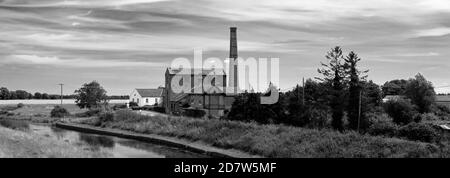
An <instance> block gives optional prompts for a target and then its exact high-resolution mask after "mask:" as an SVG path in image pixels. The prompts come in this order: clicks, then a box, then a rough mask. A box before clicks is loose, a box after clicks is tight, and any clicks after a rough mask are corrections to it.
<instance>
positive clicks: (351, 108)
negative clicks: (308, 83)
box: [344, 51, 368, 130]
mask: <svg viewBox="0 0 450 178" xmlns="http://www.w3.org/2000/svg"><path fill="white" fill-rule="evenodd" d="M344 61H345V65H346V72H347V76H348V77H349V80H348V81H349V83H348V84H349V97H348V105H347V115H348V121H349V127H350V129H353V130H356V129H357V128H359V126H360V121H361V119H363V117H364V116H363V115H364V113H362V109H361V108H360V107H361V104H362V97H361V96H362V83H361V82H362V81H365V80H366V78H367V75H365V74H366V73H367V72H368V71H360V70H358V69H357V65H358V62H359V61H361V58H359V57H358V55H357V54H356V53H354V52H353V51H352V52H350V53H349V54H348V56H347V57H345V58H344Z"/></svg>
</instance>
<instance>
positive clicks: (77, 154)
mask: <svg viewBox="0 0 450 178" xmlns="http://www.w3.org/2000/svg"><path fill="white" fill-rule="evenodd" d="M109 156H110V155H108V154H107V153H105V152H101V151H94V150H89V149H85V148H84V147H82V146H74V145H72V144H70V143H66V142H63V141H58V140H53V139H50V138H47V137H43V136H40V135H37V134H33V133H31V132H22V131H16V130H11V129H8V128H4V127H0V158H97V157H109Z"/></svg>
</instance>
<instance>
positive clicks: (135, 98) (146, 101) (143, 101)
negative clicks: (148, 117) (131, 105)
mask: <svg viewBox="0 0 450 178" xmlns="http://www.w3.org/2000/svg"><path fill="white" fill-rule="evenodd" d="M130 102H135V103H137V104H138V106H147V105H148V106H154V105H155V103H157V105H159V106H161V104H162V103H163V97H141V95H139V93H138V92H137V91H136V90H134V91H133V92H132V93H131V95H130Z"/></svg>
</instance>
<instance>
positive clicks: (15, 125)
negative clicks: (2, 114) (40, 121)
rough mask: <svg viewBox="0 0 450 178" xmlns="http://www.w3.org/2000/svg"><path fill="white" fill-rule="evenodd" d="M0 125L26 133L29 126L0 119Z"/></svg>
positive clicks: (22, 122) (20, 122)
mask: <svg viewBox="0 0 450 178" xmlns="http://www.w3.org/2000/svg"><path fill="white" fill-rule="evenodd" d="M0 125H1V126H3V127H7V128H10V129H14V130H22V131H26V130H29V129H30V125H29V124H28V123H26V122H24V121H19V120H10V119H0Z"/></svg>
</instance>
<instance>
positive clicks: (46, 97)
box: [42, 93, 50, 100]
mask: <svg viewBox="0 0 450 178" xmlns="http://www.w3.org/2000/svg"><path fill="white" fill-rule="evenodd" d="M42 99H44V100H48V99H50V96H48V94H47V93H43V94H42Z"/></svg>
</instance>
